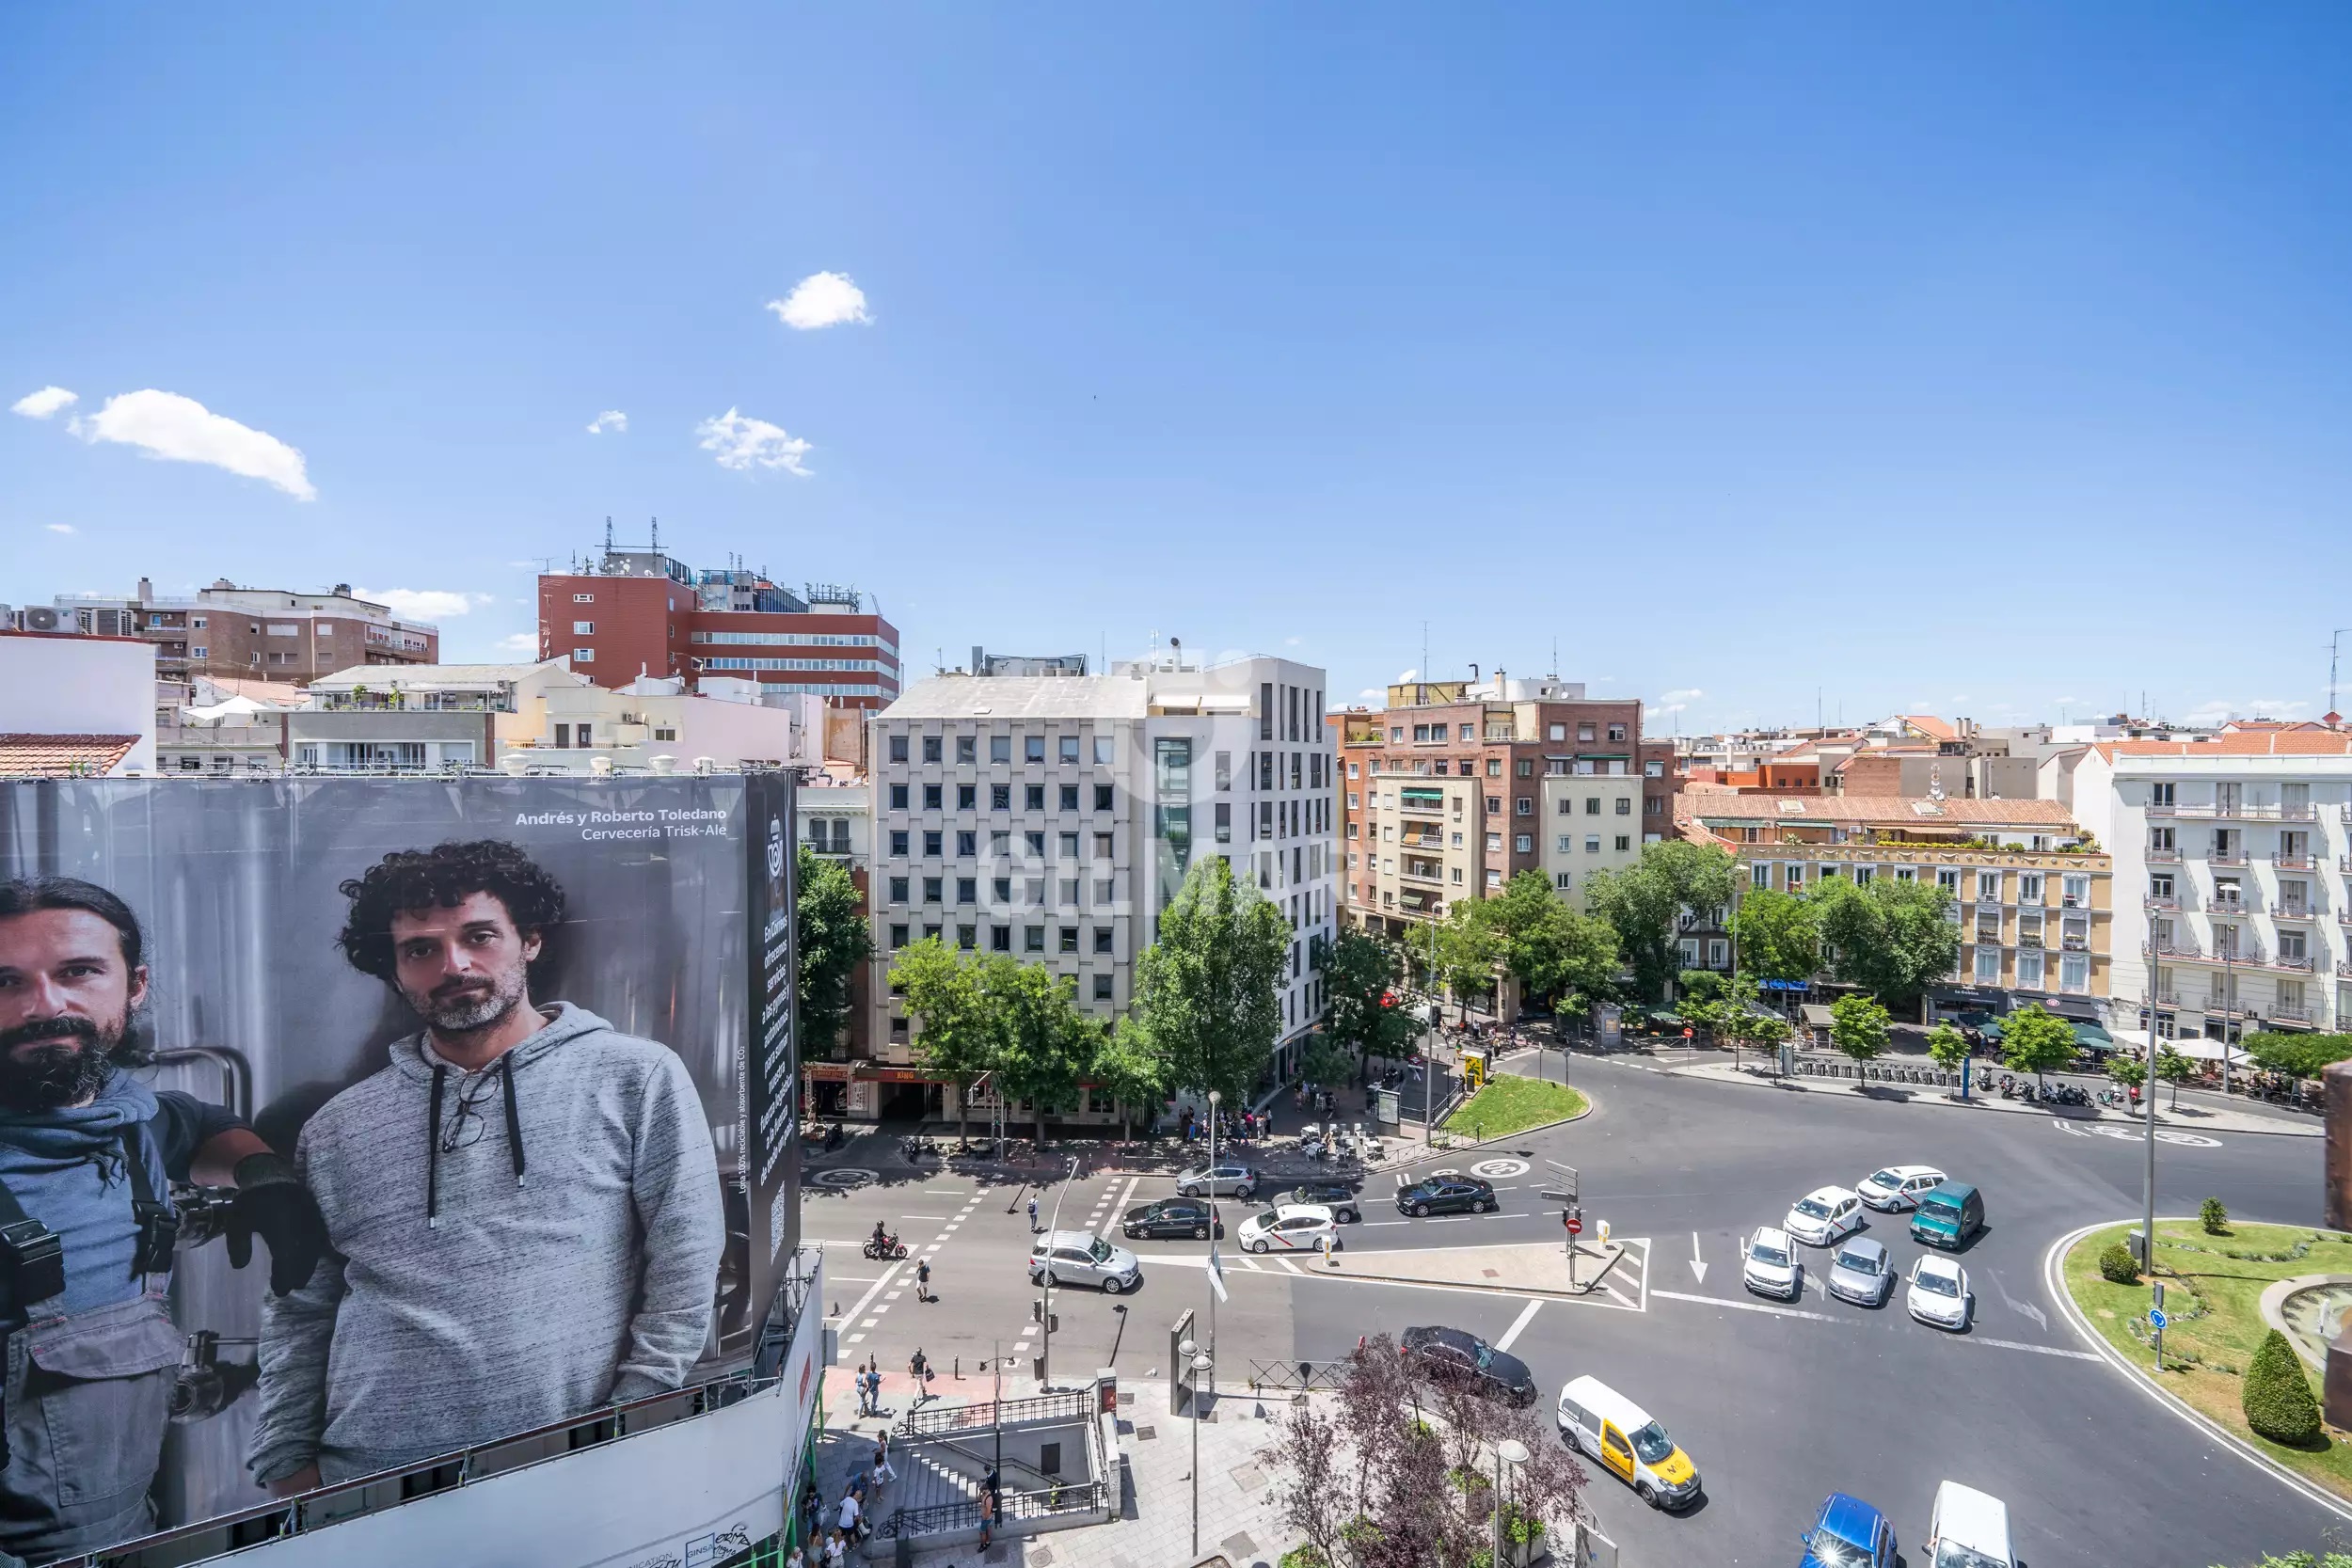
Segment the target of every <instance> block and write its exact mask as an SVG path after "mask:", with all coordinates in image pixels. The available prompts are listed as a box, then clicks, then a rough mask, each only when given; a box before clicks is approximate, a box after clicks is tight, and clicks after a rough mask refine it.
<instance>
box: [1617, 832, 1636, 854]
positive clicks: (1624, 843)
mask: <svg viewBox="0 0 2352 1568" xmlns="http://www.w3.org/2000/svg"><path fill="white" fill-rule="evenodd" d="M1632 847H1633V835H1632V834H1631V833H1619V834H1618V835H1617V853H1618V854H1620V855H1622V854H1626V853H1629V851H1630V850H1631V849H1632Z"/></svg>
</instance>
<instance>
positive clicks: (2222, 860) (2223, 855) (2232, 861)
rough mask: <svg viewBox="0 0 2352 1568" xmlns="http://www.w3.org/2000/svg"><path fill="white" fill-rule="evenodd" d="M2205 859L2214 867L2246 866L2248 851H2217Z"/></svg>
mask: <svg viewBox="0 0 2352 1568" xmlns="http://www.w3.org/2000/svg"><path fill="white" fill-rule="evenodd" d="M2205 859H2206V861H2207V862H2208V863H2211V864H2214V865H2244V864H2245V863H2246V851H2245V850H2243V849H2231V850H2226V851H2225V850H2220V849H2217V850H2215V851H2214V852H2213V853H2212V854H2210V855H2207V856H2206V857H2205Z"/></svg>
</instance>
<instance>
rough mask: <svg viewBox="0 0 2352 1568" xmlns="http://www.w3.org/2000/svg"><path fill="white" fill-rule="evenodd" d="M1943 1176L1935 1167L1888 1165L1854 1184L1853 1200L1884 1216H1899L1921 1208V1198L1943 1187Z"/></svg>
mask: <svg viewBox="0 0 2352 1568" xmlns="http://www.w3.org/2000/svg"><path fill="white" fill-rule="evenodd" d="M1944 1180H1945V1178H1944V1173H1943V1172H1942V1171H1940V1170H1937V1169H1936V1168H1935V1167H1934V1166H1933V1165H1885V1166H1883V1167H1881V1168H1880V1169H1878V1170H1874V1171H1872V1172H1871V1173H1870V1174H1869V1175H1867V1176H1866V1177H1864V1178H1863V1179H1862V1180H1859V1181H1857V1182H1855V1183H1854V1184H1853V1191H1854V1196H1856V1197H1858V1198H1860V1199H1861V1200H1862V1201H1863V1202H1865V1203H1867V1204H1868V1205H1869V1206H1870V1207H1871V1208H1873V1209H1876V1210H1879V1211H1880V1212H1883V1213H1888V1214H1899V1213H1901V1212H1903V1211H1904V1210H1906V1209H1915V1208H1917V1207H1918V1206H1919V1195H1920V1194H1921V1193H1924V1192H1926V1191H1927V1190H1928V1189H1929V1188H1930V1187H1941V1186H1942V1185H1943V1184H1944Z"/></svg>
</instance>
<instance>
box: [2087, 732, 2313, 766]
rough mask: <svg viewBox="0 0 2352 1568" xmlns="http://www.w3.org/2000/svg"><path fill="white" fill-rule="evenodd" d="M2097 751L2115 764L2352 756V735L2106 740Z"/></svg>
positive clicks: (2248, 734)
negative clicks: (2169, 759) (2123, 758)
mask: <svg viewBox="0 0 2352 1568" xmlns="http://www.w3.org/2000/svg"><path fill="white" fill-rule="evenodd" d="M2096 750H2097V751H2098V752H2099V754H2100V755H2101V756H2103V757H2106V758H2107V759H2108V760H2109V761H2113V760H2114V759H2115V758H2116V757H2118V756H2127V757H2217V756H2218V757H2343V756H2352V733H2347V732H2345V731H2343V730H2253V731H2250V732H2249V731H2241V732H2239V733H2237V734H2234V735H2217V736H2214V737H2213V738H2212V739H2211V740H2103V741H2101V742H2099V744H2098V746H2097V748H2096Z"/></svg>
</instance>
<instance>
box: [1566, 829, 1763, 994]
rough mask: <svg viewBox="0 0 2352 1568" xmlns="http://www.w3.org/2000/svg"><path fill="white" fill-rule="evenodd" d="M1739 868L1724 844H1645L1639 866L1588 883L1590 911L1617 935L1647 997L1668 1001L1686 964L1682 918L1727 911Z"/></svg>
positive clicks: (1597, 874) (1592, 878) (1604, 873)
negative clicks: (1679, 940)
mask: <svg viewBox="0 0 2352 1568" xmlns="http://www.w3.org/2000/svg"><path fill="white" fill-rule="evenodd" d="M1738 864H1739V863H1738V862H1737V861H1735V860H1734V859H1733V858H1732V856H1731V853H1730V851H1728V850H1726V849H1724V848H1723V847H1720V846H1717V845H1712V844H1693V843H1692V842H1691V841H1689V840H1688V839H1675V840H1672V841H1670V842H1668V843H1663V844H1645V845H1644V846H1643V847H1642V858H1641V859H1640V860H1638V861H1636V862H1635V863H1633V864H1631V865H1629V866H1626V867H1624V868H1622V869H1620V870H1616V871H1596V872H1594V873H1593V874H1592V875H1591V876H1590V877H1589V878H1587V879H1585V883H1584V907H1585V909H1586V910H1588V911H1591V912H1592V913H1594V914H1596V915H1597V916H1599V917H1600V918H1601V919H1603V920H1605V921H1607V922H1608V923H1609V925H1610V927H1611V928H1612V929H1613V930H1614V931H1615V932H1616V933H1617V945H1618V947H1619V949H1620V950H1621V951H1622V953H1623V955H1624V960H1625V962H1626V963H1627V964H1629V965H1630V966H1631V968H1632V970H1633V976H1634V983H1635V985H1636V986H1637V987H1638V988H1639V989H1640V990H1641V993H1642V995H1643V996H1644V997H1645V998H1648V999H1651V1000H1662V999H1663V998H1664V996H1665V993H1666V987H1667V986H1668V984H1669V983H1671V982H1672V981H1673V979H1674V976H1675V971H1676V968H1677V964H1678V963H1679V961H1680V959H1679V952H1678V950H1677V947H1676V945H1675V937H1676V920H1677V916H1679V915H1680V914H1681V912H1682V911H1685V910H1701V911H1704V910H1716V909H1722V908H1724V907H1727V906H1728V905H1729V904H1730V903H1731V896H1732V893H1733V890H1734V887H1735V885H1736V883H1735V879H1734V875H1733V874H1734V872H1735V871H1736V869H1737V867H1738Z"/></svg>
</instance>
